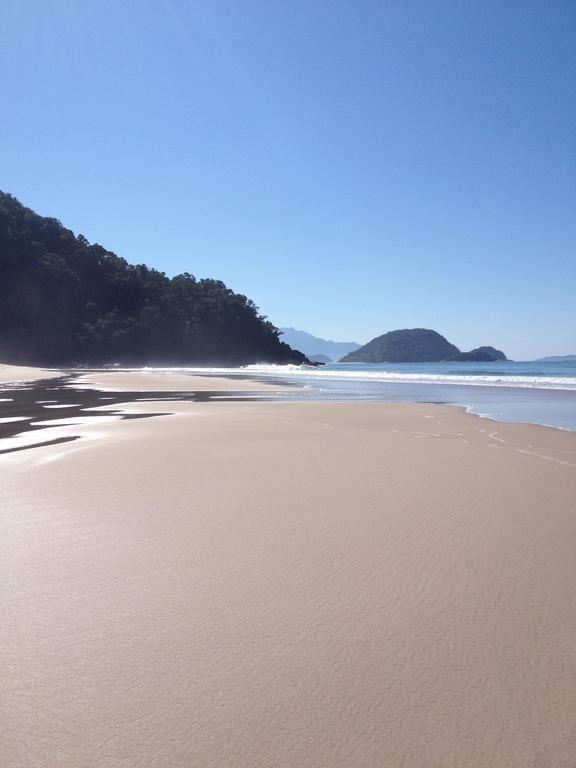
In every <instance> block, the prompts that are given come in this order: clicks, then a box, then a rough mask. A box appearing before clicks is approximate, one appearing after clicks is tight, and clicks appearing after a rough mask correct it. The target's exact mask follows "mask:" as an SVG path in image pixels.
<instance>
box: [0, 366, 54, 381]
mask: <svg viewBox="0 0 576 768" xmlns="http://www.w3.org/2000/svg"><path fill="white" fill-rule="evenodd" d="M60 375H61V374H60V371H58V370H54V369H52V370H48V369H46V368H30V367H26V366H23V365H6V364H5V363H0V384H10V383H13V382H16V381H34V380H36V379H51V378H54V377H56V376H60Z"/></svg>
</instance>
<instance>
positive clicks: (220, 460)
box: [0, 387, 576, 768]
mask: <svg viewBox="0 0 576 768" xmlns="http://www.w3.org/2000/svg"><path fill="white" fill-rule="evenodd" d="M131 388H133V387H131ZM148 407H150V410H151V411H152V410H154V404H149V403H148V404H140V405H139V406H138V410H143V409H146V408H148ZM130 409H133V406H130ZM174 409H175V410H176V412H177V413H176V415H174V416H164V417H160V418H157V419H150V420H143V421H130V422H120V423H114V424H106V425H105V427H98V426H91V425H88V426H87V427H86V429H85V432H86V435H88V436H91V437H93V438H94V439H87V440H84V441H78V442H76V443H72V444H67V445H64V446H55V447H52V448H38V449H34V450H32V451H25V452H22V453H17V454H9V455H6V456H3V457H1V458H0V471H1V473H2V474H1V478H2V501H3V503H2V505H1V514H0V567H1V569H2V582H1V583H2V588H1V595H2V606H1V608H2V615H3V617H4V618H3V622H2V625H1V629H0V664H1V670H0V673H1V677H2V681H3V683H2V685H3V694H2V705H1V706H2V709H3V711H2V712H1V713H0V719H1V721H2V723H3V729H2V730H3V735H2V736H1V737H0V739H1V744H0V747H1V753H2V766H3V768H16V767H18V768H23V767H25V768H40V766H42V768H44V767H45V768H54V767H55V766H57V767H58V768H59V767H60V766H66V767H68V766H71V767H72V768H95V767H97V768H120V767H122V768H132V767H133V766H134V767H135V766H145V768H324V767H325V768H528V767H530V768H574V766H575V765H576V701H575V691H576V557H575V554H576V509H575V507H576V505H575V504H574V501H575V498H576V495H575V494H576V435H575V434H572V433H563V432H559V431H554V430H549V429H545V428H539V427H529V426H520V425H505V424H498V423H495V422H490V421H487V420H481V419H478V418H475V417H472V416H467V415H465V414H463V413H462V412H460V411H459V410H457V409H454V408H449V407H439V406H424V405H403V406H391V405H383V404H360V403H357V404H328V403H324V404H313V403H303V404H291V403H270V402H263V403H252V402H245V403H244V402H242V403H225V402H217V403H196V404H190V403H175V404H174ZM104 428H105V429H106V430H107V434H106V435H104V434H102V429H104ZM96 438H99V439H96Z"/></svg>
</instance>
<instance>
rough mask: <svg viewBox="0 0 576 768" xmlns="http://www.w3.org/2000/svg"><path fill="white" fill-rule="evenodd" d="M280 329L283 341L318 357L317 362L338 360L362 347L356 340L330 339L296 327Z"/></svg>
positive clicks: (293, 347) (306, 353)
mask: <svg viewBox="0 0 576 768" xmlns="http://www.w3.org/2000/svg"><path fill="white" fill-rule="evenodd" d="M280 331H281V333H282V336H281V338H282V341H283V342H285V343H286V344H288V345H289V346H290V347H292V349H297V350H298V351H299V352H302V353H303V354H304V355H306V357H308V358H310V359H311V360H312V359H313V358H318V360H317V362H324V363H325V362H337V361H338V360H340V358H342V357H344V355H347V354H348V353H349V352H354V351H355V350H356V349H359V348H360V344H356V342H355V341H330V340H329V339H321V338H320V337H319V336H313V335H312V334H311V333H307V332H306V331H298V330H297V329H296V328H280ZM322 358H329V359H328V360H326V359H322Z"/></svg>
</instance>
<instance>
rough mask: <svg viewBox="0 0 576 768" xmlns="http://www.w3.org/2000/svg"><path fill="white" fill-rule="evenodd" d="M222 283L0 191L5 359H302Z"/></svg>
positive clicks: (1, 347) (0, 331)
mask: <svg viewBox="0 0 576 768" xmlns="http://www.w3.org/2000/svg"><path fill="white" fill-rule="evenodd" d="M279 336H280V331H279V330H278V329H277V328H276V327H275V326H274V325H273V324H272V323H271V322H270V321H269V320H268V319H267V318H266V317H264V316H262V315H261V314H260V312H259V310H258V307H257V306H256V305H255V304H254V302H252V301H251V300H250V299H248V298H247V297H246V296H243V295H241V294H237V293H234V292H233V291H232V290H230V289H229V288H227V287H226V285H225V284H224V283H223V282H221V281H220V280H211V279H202V280H197V279H196V278H195V277H194V276H193V275H191V274H189V273H184V274H181V275H177V276H176V277H172V278H169V277H167V276H166V275H165V274H164V273H163V272H159V271H158V270H156V269H151V268H149V267H147V266H146V265H144V264H137V265H131V264H128V262H127V261H125V260H124V259H122V258H120V257H119V256H116V254H114V253H112V252H111V251H107V250H106V249H105V248H103V247H102V246H101V245H97V244H90V243H89V242H88V240H87V239H86V238H85V237H84V236H83V235H78V236H75V235H74V233H73V232H71V231H70V230H69V229H66V228H65V227H64V226H63V225H62V224H61V223H60V221H58V220H57V219H54V218H47V217H43V216H39V215H38V214H36V213H34V211H32V210H30V209H28V208H25V207H24V206H23V205H22V204H21V203H20V202H18V200H16V198H14V197H13V196H12V195H9V194H6V193H4V192H0V356H1V358H2V359H3V360H6V361H10V362H25V363H33V364H34V363H36V364H41V365H69V364H77V363H88V364H94V365H98V364H103V363H109V362H120V363H124V364H145V363H149V364H191V363H194V364H227V365H241V364H247V363H254V362H278V363H289V362H292V363H302V362H306V358H305V356H304V355H302V354H301V353H300V352H297V351H295V350H293V349H291V348H290V347H289V346H288V345H287V344H285V343H283V342H282V341H281V340H280V338H279Z"/></svg>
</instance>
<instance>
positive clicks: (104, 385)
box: [0, 365, 576, 432]
mask: <svg viewBox="0 0 576 768" xmlns="http://www.w3.org/2000/svg"><path fill="white" fill-rule="evenodd" d="M188 370H190V371H194V372H193V373H187V372H186V371H188ZM201 370H203V371H205V372H200V371H201ZM213 370H214V369H198V368H193V369H182V368H177V369H176V368H175V369H165V370H151V369H148V368H138V369H120V370H114V369H99V368H94V369H89V370H85V369H70V368H62V369H41V368H29V367H22V366H7V365H0V389H1V388H2V386H3V385H4V386H7V387H8V388H12V387H13V386H14V385H18V384H22V385H26V384H28V383H30V382H35V381H40V380H42V379H47V380H49V379H55V378H64V377H69V378H70V379H71V380H70V381H69V382H68V383H67V386H69V387H70V388H73V389H77V390H78V389H94V390H97V391H102V392H110V393H121V392H123V391H131V392H133V393H136V392H142V393H146V392H157V393H163V392H164V393H168V392H186V391H195V392H198V393H204V392H214V393H215V394H216V393H217V392H231V391H234V392H237V393H238V394H241V393H251V394H253V395H254V396H258V395H261V396H262V398H263V399H264V398H268V397H272V398H273V397H278V399H279V400H280V399H286V400H288V401H291V402H300V401H301V402H307V401H313V402H334V403H336V402H348V403H352V402H382V403H388V404H397V405H403V404H410V403H424V404H426V403H430V404H440V405H447V406H450V407H453V408H456V409H461V410H463V411H464V412H466V413H467V414H469V415H471V416H477V417H478V418H482V419H486V420H488V421H491V422H494V423H496V424H532V425H534V426H542V427H545V428H546V429H553V430H558V431H561V432H576V420H575V418H572V417H570V419H569V420H568V421H566V419H565V421H566V423H564V424H562V423H558V420H557V423H551V422H550V423H549V422H546V421H544V420H542V419H543V418H545V417H541V418H540V419H538V420H537V419H536V418H535V417H533V418H530V417H529V416H527V415H524V416H523V417H520V418H517V417H514V416H512V417H511V416H510V415H509V414H507V413H506V411H505V410H504V411H502V412H501V413H494V412H492V413H490V412H489V411H486V410H484V408H485V407H486V406H485V405H484V404H478V403H473V402H466V400H463V401H462V400H461V401H458V397H457V396H456V393H457V390H458V385H448V387H446V388H444V392H446V391H448V394H447V395H446V394H444V395H443V399H441V400H440V399H437V396H435V397H434V398H433V397H432V395H431V398H430V400H428V399H413V398H411V397H410V394H409V392H408V393H407V392H406V387H407V386H408V385H406V384H402V385H392V384H388V385H387V387H386V394H385V396H384V395H381V396H380V397H378V396H374V393H373V392H371V391H370V392H367V393H366V394H365V395H364V396H362V394H356V393H353V394H352V396H351V395H350V393H346V391H345V390H342V391H340V392H339V391H338V390H336V391H335V392H336V393H335V394H334V392H333V391H331V390H330V389H325V390H322V391H320V392H317V391H316V390H315V389H314V388H312V389H308V388H307V384H306V382H305V381H302V380H299V379H304V378H305V377H304V376H297V377H292V378H291V377H290V374H289V373H286V374H274V375H270V374H263V373H258V372H257V371H250V370H245V369H235V371H234V372H233V371H232V369H230V370H229V371H226V373H223V374H222V375H220V376H219V375H217V374H216V373H214V372H213ZM426 386H429V387H432V390H431V392H434V391H435V389H437V388H439V387H440V385H437V384H432V385H429V384H426V383H422V382H419V383H418V385H417V387H426ZM403 388H404V394H402V391H403ZM464 389H465V390H467V389H473V387H472V385H466V387H464ZM492 389H495V390H502V389H508V390H510V391H511V392H513V393H514V394H517V393H518V391H520V392H522V390H523V389H525V390H526V392H527V393H529V394H528V396H529V397H533V396H534V393H537V392H541V393H548V395H552V397H566V396H567V395H568V393H569V392H570V391H569V390H561V389H550V390H546V389H542V390H535V389H532V388H521V387H508V388H507V387H501V386H498V387H491V386H488V385H485V386H482V387H480V390H481V391H482V390H492ZM391 390H393V391H395V394H388V393H389V392H390V391H391ZM450 390H451V391H450ZM482 394H484V392H482ZM573 399H574V402H572V398H571V399H570V400H569V401H568V402H567V403H566V408H569V409H570V410H569V412H570V413H572V410H573V409H574V408H575V407H576V393H574V398H573ZM552 416H553V417H554V413H552ZM572 422H574V424H573V423H572Z"/></svg>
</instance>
